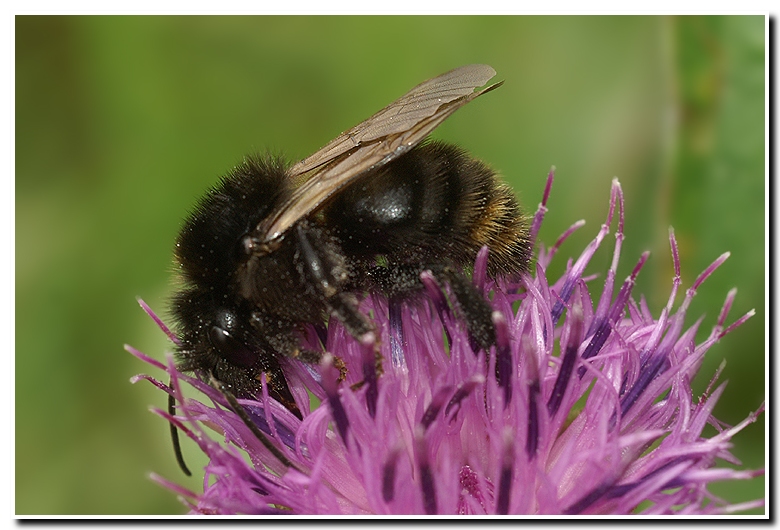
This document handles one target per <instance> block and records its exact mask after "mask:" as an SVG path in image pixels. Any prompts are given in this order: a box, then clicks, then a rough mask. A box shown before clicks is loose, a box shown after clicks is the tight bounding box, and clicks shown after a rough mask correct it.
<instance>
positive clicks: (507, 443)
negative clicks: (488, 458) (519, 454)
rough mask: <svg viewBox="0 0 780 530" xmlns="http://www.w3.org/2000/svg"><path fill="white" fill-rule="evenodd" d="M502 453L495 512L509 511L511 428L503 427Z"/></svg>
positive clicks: (512, 452) (512, 450) (510, 491)
mask: <svg viewBox="0 0 780 530" xmlns="http://www.w3.org/2000/svg"><path fill="white" fill-rule="evenodd" d="M503 445H504V446H503V454H502V455H501V456H502V458H501V473H500V475H499V479H498V497H497V499H496V514H498V515H507V514H508V513H509V501H510V499H511V493H512V478H513V469H514V463H515V462H514V460H515V457H514V436H513V435H512V430H511V429H509V428H507V429H504V433H503Z"/></svg>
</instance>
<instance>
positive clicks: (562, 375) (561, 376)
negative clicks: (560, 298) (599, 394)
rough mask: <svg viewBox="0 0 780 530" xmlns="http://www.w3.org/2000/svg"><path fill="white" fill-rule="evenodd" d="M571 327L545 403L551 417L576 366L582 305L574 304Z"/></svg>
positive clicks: (581, 326) (580, 340) (582, 322)
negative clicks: (558, 368)
mask: <svg viewBox="0 0 780 530" xmlns="http://www.w3.org/2000/svg"><path fill="white" fill-rule="evenodd" d="M569 315H570V319H571V327H570V329H569V337H568V339H569V340H568V341H567V345H566V348H565V350H564V353H563V359H562V360H561V368H560V371H559V372H558V377H557V378H556V379H555V385H554V386H553V390H552V393H551V394H550V399H549V400H548V401H547V412H548V414H549V415H550V416H551V417H552V416H554V415H555V414H556V413H557V412H558V409H559V408H560V406H561V403H562V402H563V397H564V395H565V393H566V388H567V387H568V385H569V381H570V380H571V374H572V372H573V371H574V366H575V365H576V364H577V351H578V350H579V347H580V344H581V343H582V330H583V328H584V316H583V312H582V305H581V304H580V303H575V304H574V307H572V309H571V311H570V313H569Z"/></svg>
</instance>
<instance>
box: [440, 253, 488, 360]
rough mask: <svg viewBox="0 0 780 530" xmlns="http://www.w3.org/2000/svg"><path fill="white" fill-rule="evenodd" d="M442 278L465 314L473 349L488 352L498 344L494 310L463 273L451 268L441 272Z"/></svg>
mask: <svg viewBox="0 0 780 530" xmlns="http://www.w3.org/2000/svg"><path fill="white" fill-rule="evenodd" d="M432 272H434V274H435V273H436V272H435V271H432ZM439 274H440V275H441V277H442V278H443V279H444V280H445V281H446V282H447V283H449V284H450V288H451V289H452V294H454V295H455V299H456V300H457V302H458V306H460V310H461V311H462V312H463V318H464V320H465V321H466V328H467V329H468V332H469V341H470V342H471V349H472V350H474V353H477V352H478V351H479V349H480V348H482V349H484V350H485V351H486V352H487V351H488V350H490V347H491V346H493V345H494V344H495V343H496V328H495V325H494V324H493V318H492V314H493V310H492V308H491V307H490V304H488V302H487V301H486V300H485V298H484V296H483V295H482V293H480V292H479V291H478V290H477V288H476V287H474V284H473V283H472V282H471V280H469V279H468V278H467V277H466V276H464V275H463V274H462V273H460V272H458V271H456V270H455V269H453V268H451V267H444V268H442V269H441V270H440V272H439Z"/></svg>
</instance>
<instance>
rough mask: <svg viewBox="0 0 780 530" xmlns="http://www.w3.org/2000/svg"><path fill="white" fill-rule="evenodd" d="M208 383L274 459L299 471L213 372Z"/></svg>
mask: <svg viewBox="0 0 780 530" xmlns="http://www.w3.org/2000/svg"><path fill="white" fill-rule="evenodd" d="M209 383H210V384H211V386H212V387H214V388H215V389H217V390H218V391H219V392H220V393H221V394H222V395H223V396H224V398H225V399H226V400H227V402H228V404H229V405H230V408H231V409H232V410H233V412H235V413H236V415H238V417H239V418H240V419H241V421H242V422H243V423H244V425H246V426H247V428H248V429H249V430H250V431H251V432H252V434H254V435H255V437H256V438H257V439H258V440H260V443H262V444H263V447H265V448H266V449H268V451H269V452H270V453H271V454H272V455H273V456H274V457H276V459H277V460H278V461H279V462H280V463H281V464H282V465H283V466H284V467H287V468H294V469H297V470H298V471H301V469H300V468H299V467H298V466H297V465H295V464H293V463H292V462H290V460H289V459H288V458H287V457H286V456H285V455H284V453H282V451H281V450H279V449H278V448H277V447H276V446H275V445H274V444H273V443H271V440H269V439H268V437H267V436H266V435H265V433H264V432H263V431H261V430H260V428H259V427H258V426H257V425H256V424H255V422H253V421H252V419H251V418H250V417H249V414H247V412H246V410H245V409H244V407H242V406H241V404H240V403H239V402H238V400H237V399H236V397H235V396H234V395H233V393H232V392H231V391H230V390H228V388H227V386H226V385H225V384H224V383H222V382H221V381H219V380H218V379H217V378H215V377H214V375H213V374H210V380H209Z"/></svg>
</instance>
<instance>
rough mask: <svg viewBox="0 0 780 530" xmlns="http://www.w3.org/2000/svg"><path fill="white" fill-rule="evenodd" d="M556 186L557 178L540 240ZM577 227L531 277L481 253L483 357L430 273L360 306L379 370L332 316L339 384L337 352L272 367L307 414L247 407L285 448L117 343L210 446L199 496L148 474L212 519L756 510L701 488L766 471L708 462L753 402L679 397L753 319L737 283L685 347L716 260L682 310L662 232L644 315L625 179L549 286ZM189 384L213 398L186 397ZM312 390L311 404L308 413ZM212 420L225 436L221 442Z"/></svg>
mask: <svg viewBox="0 0 780 530" xmlns="http://www.w3.org/2000/svg"><path fill="white" fill-rule="evenodd" d="M551 183H552V171H551V172H550V175H549V176H548V183H547V188H546V190H545V194H544V199H543V202H542V204H541V205H540V206H539V209H538V211H537V213H536V215H535V217H534V220H533V223H532V228H531V234H532V237H533V238H535V237H536V234H537V233H538V230H539V226H540V225H541V221H542V218H543V217H544V214H545V212H546V206H545V204H546V201H547V197H548V195H549V191H550V184H551ZM618 207H619V212H620V214H619V217H618V228H617V233H616V245H615V250H614V257H613V260H612V264H611V267H610V268H609V270H608V271H607V273H606V275H605V281H604V289H603V292H602V294H601V296H600V298H599V299H598V301H594V300H592V299H591V296H590V294H589V291H588V287H587V283H588V281H589V280H592V278H586V277H584V276H583V274H584V271H585V267H586V265H587V264H588V263H589V261H590V260H591V258H592V257H593V255H594V253H595V251H596V249H597V248H598V247H599V245H600V244H601V243H602V242H603V240H604V238H605V237H606V236H607V234H608V232H609V226H610V225H611V224H612V221H613V217H614V216H615V212H616V209H618ZM580 226H582V223H577V224H575V225H573V226H572V228H571V229H570V230H568V231H567V232H566V233H565V234H564V235H563V236H561V238H560V239H559V240H558V241H557V242H556V243H555V245H553V246H552V247H551V248H549V249H546V248H545V247H543V246H541V245H540V246H539V250H538V259H537V263H536V274H535V276H534V277H532V276H531V275H525V276H524V277H523V278H522V281H521V282H520V284H516V285H512V284H509V283H506V282H499V283H498V284H496V283H495V282H493V281H492V280H490V279H489V278H488V277H487V276H486V273H485V271H486V263H487V255H488V250H487V249H483V250H482V252H480V254H479V256H478V257H477V260H476V264H475V267H474V277H473V280H474V283H475V285H477V286H478V288H480V289H482V290H484V292H485V293H487V292H490V291H493V293H494V294H493V297H492V302H491V303H492V306H493V308H494V313H493V320H494V323H495V327H496V334H497V345H496V346H495V347H494V348H491V351H490V352H489V354H488V355H487V358H486V354H485V352H484V351H479V353H478V354H477V355H475V354H474V350H473V348H472V346H471V344H470V341H469V336H468V333H467V331H466V330H465V326H464V324H463V322H462V320H461V319H460V318H458V316H457V314H454V313H453V308H451V306H450V305H449V304H448V302H447V300H448V298H449V297H448V293H447V291H446V289H442V286H441V285H440V284H439V283H438V282H437V281H436V278H434V277H433V276H432V275H431V274H429V273H424V274H423V276H422V281H423V283H424V285H425V287H426V292H427V294H428V296H427V297H426V301H425V302H424V303H421V304H410V305H395V304H393V305H390V306H388V302H387V301H386V300H384V299H382V298H381V297H378V296H369V297H367V298H366V299H365V300H364V301H363V302H362V310H363V311H364V312H365V313H366V314H371V315H373V318H374V322H375V325H376V327H377V330H378V337H379V340H378V346H379V348H380V351H381V353H382V355H383V357H384V363H383V370H384V373H383V374H381V375H380V376H378V377H377V375H376V371H375V370H374V363H375V359H374V350H375V346H376V344H374V342H373V340H376V339H375V338H374V339H371V340H368V341H366V342H364V343H362V344H361V343H359V342H357V341H356V340H354V339H353V338H352V337H351V336H350V335H349V333H348V332H347V331H346V330H345V329H344V328H343V327H342V326H341V325H340V323H338V322H336V321H333V322H331V324H330V326H329V327H328V330H327V337H326V340H325V344H326V345H327V350H328V352H331V353H332V354H333V355H336V356H338V358H339V359H341V360H342V361H343V362H344V363H345V364H346V366H347V367H348V373H347V376H346V380H345V381H341V382H339V381H338V378H339V370H338V369H337V368H336V367H335V366H334V359H333V357H332V356H331V355H330V354H328V355H326V356H325V359H324V360H323V363H322V365H321V366H319V367H314V366H310V365H304V364H302V363H300V362H298V361H295V360H292V359H285V360H284V363H285V365H284V368H285V373H286V374H287V378H288V381H289V383H290V388H291V391H292V392H293V396H294V398H295V400H296V402H297V404H298V406H299V407H300V410H301V412H302V415H303V420H299V419H298V418H297V417H296V416H295V415H293V414H292V413H291V412H290V411H288V410H287V409H285V408H284V407H283V406H282V405H281V404H279V403H277V402H276V401H274V400H273V399H271V398H270V397H269V396H268V394H267V393H264V395H263V396H262V398H261V399H259V400H258V401H252V400H239V402H240V404H241V405H242V406H243V407H244V409H245V410H246V412H247V414H248V415H249V417H250V419H251V421H252V422H253V423H254V424H255V425H256V426H257V428H259V429H260V430H261V431H262V432H263V433H265V435H266V437H267V438H268V439H269V440H271V442H272V443H273V444H274V445H275V447H276V448H277V449H278V452H277V455H276V456H275V455H274V454H273V453H272V452H271V451H269V449H268V448H267V447H265V446H264V444H263V443H261V441H260V440H259V438H258V437H257V436H255V435H254V434H252V432H251V431H250V429H249V428H248V427H247V426H246V425H245V423H244V422H243V421H242V420H241V419H240V418H239V417H238V415H236V414H235V413H234V412H232V411H231V410H230V408H229V406H228V404H227V401H226V399H225V397H224V396H223V395H222V394H221V393H220V392H218V391H217V390H215V389H214V388H213V387H211V386H209V385H208V384H206V383H204V382H202V381H200V380H198V379H196V378H194V377H191V376H188V375H185V374H182V373H179V372H178V371H177V370H176V369H175V367H174V363H173V359H172V358H171V357H170V356H168V358H167V361H166V363H165V364H163V363H160V362H158V361H156V360H154V359H152V358H150V357H148V356H146V355H144V354H143V353H141V352H139V351H137V350H135V349H133V348H131V347H127V349H128V350H129V351H130V352H131V353H132V354H133V355H135V356H137V357H138V358H140V359H141V360H143V361H145V362H147V363H149V364H151V365H153V366H155V367H157V368H160V369H162V370H164V371H165V372H167V374H168V376H169V377H170V379H171V382H172V385H171V387H170V388H169V386H168V385H166V384H164V383H162V382H160V381H159V380H157V379H154V378H152V377H150V376H146V375H140V376H136V377H135V378H134V381H137V380H140V379H145V380H149V381H151V382H152V383H153V384H155V385H156V386H158V387H159V388H160V389H162V390H163V391H166V392H170V393H172V394H173V395H174V397H175V398H176V400H177V402H178V403H179V404H180V405H179V409H178V411H179V414H178V415H176V416H170V415H169V414H168V413H167V412H165V411H162V410H157V411H156V413H157V414H159V415H161V416H163V417H164V418H166V419H167V420H168V421H169V422H171V423H173V424H174V425H175V426H176V427H178V428H179V429H180V430H181V432H183V433H184V435H186V436H187V437H189V438H190V439H192V440H193V441H194V442H195V443H197V444H198V446H199V447H200V448H201V450H202V451H203V452H204V453H206V454H207V455H208V457H209V459H210V461H209V463H208V465H207V466H206V468H205V476H204V480H203V484H204V491H203V492H202V493H196V492H193V491H189V490H187V489H185V488H182V487H180V486H177V485H176V484H173V483H171V482H169V481H167V480H165V479H163V478H161V477H159V476H153V478H154V479H155V480H156V481H158V482H160V483H161V484H163V485H165V486H166V487H168V488H169V489H171V490H172V491H174V492H176V493H177V494H179V495H180V496H181V498H182V499H184V502H185V503H187V505H188V506H189V507H190V509H191V511H192V512H193V513H207V514H286V513H292V514H567V515H576V514H631V513H643V514H718V513H732V512H734V511H739V510H744V509H749V508H753V507H757V506H762V505H763V500H758V501H754V502H750V503H744V504H741V505H729V504H728V503H727V502H725V501H723V500H722V499H718V498H717V497H715V496H713V495H712V494H711V493H709V492H708V491H707V485H708V484H709V483H710V482H714V481H720V480H739V479H748V478H752V477H754V476H757V475H760V474H762V473H763V471H740V470H734V469H729V468H718V467H715V459H716V458H721V459H724V460H726V461H728V462H731V463H736V459H735V458H734V457H733V456H732V455H731V454H730V453H729V448H730V447H731V442H730V440H731V438H732V437H733V436H734V435H735V434H736V433H737V432H739V431H740V430H741V429H743V428H744V427H745V426H747V425H748V424H750V423H752V422H753V421H755V419H756V416H757V415H758V414H760V413H761V412H762V411H763V405H761V407H760V408H759V410H758V411H756V412H755V413H751V414H750V415H749V416H748V417H747V418H746V419H745V420H744V421H743V422H741V423H740V424H738V425H736V426H733V427H729V426H725V425H723V424H722V423H721V422H718V421H717V420H716V419H715V418H713V417H712V410H713V408H714V406H715V403H716V402H717V401H718V399H719V398H720V396H721V394H722V393H723V390H724V385H723V384H721V385H719V386H717V387H715V388H712V387H713V385H714V381H715V378H713V380H712V382H711V383H710V388H708V389H707V391H706V392H705V393H704V394H703V395H702V396H700V397H699V398H698V399H695V398H694V396H693V394H692V390H691V381H692V379H693V377H694V375H695V374H696V372H697V370H698V369H699V367H700V365H701V362H702V359H703V356H704V354H705V353H706V351H707V350H708V349H709V348H710V347H711V346H712V345H713V344H715V343H716V342H717V341H718V340H720V338H722V337H723V336H724V335H725V334H727V333H729V332H730V331H732V330H733V329H735V328H736V327H738V326H739V325H741V324H742V323H743V322H744V321H745V320H747V319H748V318H749V317H750V316H752V314H753V312H752V311H751V312H749V313H748V314H746V315H744V316H742V317H741V318H739V319H737V320H736V321H735V322H733V323H732V324H730V325H729V326H726V318H727V315H728V312H729V309H730V307H731V304H732V301H733V299H734V297H735V294H736V291H735V290H732V291H731V292H729V293H728V295H727V297H726V301H725V303H724V305H723V309H722V311H721V313H720V315H719V317H718V320H717V323H716V325H715V326H714V327H713V329H712V331H711V332H710V334H709V336H708V337H707V338H706V339H705V340H704V341H703V342H701V343H699V344H696V342H695V334H696V331H697V330H698V327H699V325H700V323H701V319H699V320H697V321H696V322H695V323H694V324H693V325H692V326H691V327H689V328H687V329H686V328H685V327H684V320H685V316H686V312H687V310H688V307H689V305H690V302H691V299H692V298H693V297H694V295H695V294H696V292H697V290H698V288H699V287H700V285H701V284H702V282H703V281H704V280H705V279H706V278H707V277H708V276H709V275H710V274H712V272H714V271H715V269H717V267H718V266H719V265H720V264H721V263H722V262H723V261H724V260H725V259H726V258H727V257H728V255H727V254H724V255H723V256H721V257H720V258H718V259H717V260H716V261H715V262H714V263H713V264H712V265H710V266H709V267H708V268H707V269H706V270H705V271H704V272H703V273H702V274H701V275H700V276H699V277H698V278H697V279H696V281H695V282H694V283H693V284H692V286H691V287H690V288H688V290H687V291H686V292H685V295H684V298H683V301H682V303H681V304H680V306H679V307H677V308H676V309H675V308H674V307H675V306H674V302H675V298H676V295H677V292H678V290H679V288H680V284H681V279H680V263H679V257H678V252H677V243H676V241H675V238H674V234H673V233H671V232H670V237H669V239H670V243H671V249H672V257H673V261H674V266H675V278H674V280H673V283H672V292H671V294H670V296H669V301H668V303H667V305H666V307H665V308H664V309H663V310H662V311H661V314H660V315H659V316H658V318H655V317H654V316H653V315H652V314H651V312H650V310H649V309H648V307H647V305H646V303H645V300H644V299H643V298H640V299H639V302H637V301H636V300H635V299H634V298H632V296H631V291H632V288H633V286H634V282H635V279H636V277H637V275H638V274H639V272H640V270H641V269H642V267H643V265H644V263H645V261H646V259H647V254H646V253H645V254H643V255H642V256H641V257H640V259H639V260H638V262H637V264H636V266H635V267H634V269H633V271H632V272H631V274H630V275H629V277H628V278H627V279H626V280H625V281H624V282H623V283H622V285H620V286H619V287H616V279H615V273H616V270H617V264H618V260H619V257H620V250H621V246H622V240H623V196H622V191H621V189H620V186H619V184H618V183H617V181H614V182H613V185H612V192H611V200H610V208H609V213H608V216H607V219H606V222H605V223H604V224H603V225H602V227H601V229H600V231H599V233H598V234H597V236H596V238H595V239H594V240H593V241H592V242H591V243H590V244H589V245H588V246H587V247H586V249H585V250H584V251H583V253H582V254H581V255H580V256H579V258H578V259H577V260H575V261H574V262H573V263H572V262H569V266H568V267H567V271H566V273H565V274H564V275H563V276H562V277H561V278H559V279H558V280H557V281H555V282H553V283H550V282H549V281H548V280H547V277H546V271H547V266H548V264H549V263H550V261H551V260H552V259H553V257H554V256H555V254H556V253H557V251H558V247H559V246H560V244H561V243H562V242H563V240H564V239H565V238H566V237H568V235H570V234H571V233H572V232H573V231H574V230H576V229H578V228H579V227H580ZM616 289H617V293H616V294H615V291H616ZM142 305H143V307H144V309H145V310H146V311H147V312H148V313H149V314H150V315H152V317H153V318H154V319H155V321H156V322H157V323H158V325H159V326H160V327H161V328H162V329H163V331H164V332H166V333H167V334H168V336H169V337H170V338H171V339H172V340H174V341H175V340H176V338H175V337H174V336H173V335H172V334H171V333H170V332H169V331H168V329H167V328H166V327H165V326H164V324H163V323H162V322H161V321H160V320H159V319H158V318H157V317H156V316H154V313H152V311H151V310H150V309H149V308H148V307H147V306H146V305H145V304H143V303H142ZM515 308H516V309H515ZM455 313H457V308H455ZM307 340H308V341H309V343H310V344H308V345H305V346H308V347H310V348H311V349H317V345H318V344H319V340H320V339H319V338H318V335H317V332H316V331H315V330H311V332H310V336H309V337H308V339H307ZM717 375H718V374H716V377H717ZM182 382H186V383H188V384H190V385H192V386H194V387H195V388H196V389H197V390H199V391H200V392H201V393H202V394H203V397H204V398H205V399H203V401H197V400H194V399H185V398H183V397H182V393H181V384H182ZM361 382H362V383H363V384H362V385H357V383H361ZM263 387H264V388H265V385H263ZM310 394H311V395H313V396H314V397H316V398H317V399H318V400H319V401H320V402H321V403H322V404H321V405H320V406H316V407H310ZM707 424H710V425H712V426H714V427H715V429H716V430H717V434H716V435H714V436H712V437H710V438H705V437H704V436H703V430H704V427H705V426H706V425H707ZM206 426H208V427H209V430H211V431H214V430H216V431H217V432H221V433H222V435H223V436H222V438H223V440H222V441H221V442H219V441H216V440H214V439H213V438H212V436H213V434H209V433H208V432H207V429H205V427H206ZM279 452H280V453H281V455H283V458H281V459H280V458H279ZM244 454H245V455H248V457H249V462H247V460H246V459H245V457H244ZM283 460H287V462H285V463H283Z"/></svg>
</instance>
